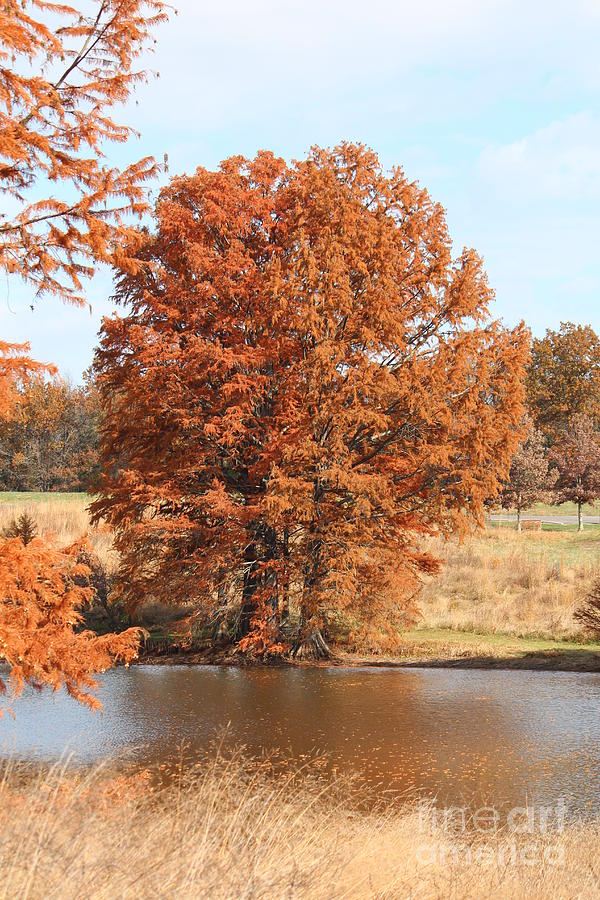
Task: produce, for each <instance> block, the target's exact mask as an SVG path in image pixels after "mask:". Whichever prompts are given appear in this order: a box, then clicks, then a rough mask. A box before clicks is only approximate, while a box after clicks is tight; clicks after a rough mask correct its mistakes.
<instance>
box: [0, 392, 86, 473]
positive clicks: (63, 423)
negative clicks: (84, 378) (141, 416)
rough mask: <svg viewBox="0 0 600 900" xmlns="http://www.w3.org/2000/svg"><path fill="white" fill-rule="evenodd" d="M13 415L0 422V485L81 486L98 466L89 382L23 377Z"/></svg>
mask: <svg viewBox="0 0 600 900" xmlns="http://www.w3.org/2000/svg"><path fill="white" fill-rule="evenodd" d="M16 401H17V402H16V405H15V411H14V414H13V415H12V416H11V418H10V419H9V420H7V421H5V422H0V487H1V488H2V489H4V490H11V491H80V490H85V489H86V488H87V487H88V486H89V484H90V483H91V481H92V480H93V479H94V477H96V476H97V468H98V449H97V443H98V436H97V424H98V414H99V411H98V408H97V399H96V394H95V391H94V389H93V387H91V386H90V385H89V384H88V385H83V386H78V387H72V386H71V385H70V384H68V383H66V382H64V381H60V380H58V379H53V380H51V381H49V380H47V379H44V378H41V377H37V378H33V379H29V380H28V381H27V382H26V383H25V384H24V386H23V387H22V388H21V390H20V391H19V393H18V397H17V398H16Z"/></svg>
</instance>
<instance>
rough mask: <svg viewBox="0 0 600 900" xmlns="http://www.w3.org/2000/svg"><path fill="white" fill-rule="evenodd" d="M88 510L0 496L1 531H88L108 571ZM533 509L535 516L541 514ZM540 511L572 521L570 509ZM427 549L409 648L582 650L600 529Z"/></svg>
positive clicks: (65, 497) (80, 501)
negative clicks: (430, 558)
mask: <svg viewBox="0 0 600 900" xmlns="http://www.w3.org/2000/svg"><path fill="white" fill-rule="evenodd" d="M88 503H89V497H88V496H87V495H86V494H77V493H73V494H60V493H56V494H39V493H29V494H27V493H24V494H17V493H3V494H1V493H0V528H4V527H5V526H6V525H7V524H9V523H10V522H11V521H12V519H14V518H15V517H17V516H19V515H20V514H22V513H23V512H27V513H28V514H29V515H31V516H32V518H33V519H34V520H35V522H36V523H37V526H38V530H39V532H40V533H41V534H44V533H49V534H53V535H54V536H55V538H56V540H57V541H58V543H60V544H67V543H69V542H71V541H73V540H75V539H77V538H79V537H80V536H81V535H82V534H84V533H88V535H89V539H90V541H91V543H92V545H93V547H94V549H95V551H96V553H97V554H98V556H99V557H100V559H101V561H102V563H103V565H104V566H105V567H106V569H107V570H108V571H114V569H115V568H116V565H117V558H116V555H115V553H114V551H112V549H111V534H110V531H109V529H108V528H107V527H105V526H102V525H100V526H97V527H95V528H91V527H90V523H89V515H88V512H87V505H88ZM534 511H535V512H537V513H538V514H539V513H540V512H541V508H537V507H536V508H535V509H534ZM543 511H544V512H548V511H550V512H557V513H558V514H565V515H567V514H571V513H572V510H571V505H570V504H563V505H562V506H561V507H544V509H543ZM592 511H594V509H593V508H592V507H590V509H589V510H587V511H586V512H587V514H591V512H592ZM595 512H598V510H595ZM427 546H428V549H429V550H431V551H432V552H433V553H434V554H435V555H436V556H438V557H439V558H440V559H442V560H443V563H444V564H443V568H442V572H441V574H440V575H438V576H436V577H434V578H431V579H429V580H428V581H427V583H426V584H425V586H424V589H423V592H422V595H421V600H420V608H421V618H420V620H419V622H418V624H417V628H416V629H415V630H414V631H413V632H411V633H410V634H409V635H407V639H409V640H410V642H411V644H412V642H414V641H416V642H420V645H421V646H420V647H419V654H421V655H424V656H428V655H431V654H432V653H434V654H435V653H436V652H437V651H439V650H440V648H441V647H442V646H443V645H444V644H447V645H449V647H447V648H446V649H447V651H448V652H449V653H450V654H451V655H452V654H455V653H456V642H457V641H458V642H459V644H460V646H466V648H467V652H469V647H472V646H473V637H472V636H473V635H477V636H484V637H485V636H491V639H489V638H488V640H487V643H486V641H485V640H483V643H482V640H480V641H479V643H480V644H481V645H482V646H483V648H484V649H485V647H486V646H487V647H488V648H489V649H490V651H491V652H497V651H498V650H499V649H500V648H501V643H502V639H503V636H505V637H506V638H507V640H508V643H509V644H510V643H511V642H512V646H514V647H517V648H518V647H521V649H523V650H526V649H528V648H529V649H530V650H532V651H535V650H538V649H552V647H553V645H554V644H555V643H557V642H558V644H563V643H564V642H567V643H574V644H576V645H580V644H582V643H585V644H588V643H589V640H590V637H589V635H586V634H585V633H584V632H582V630H581V628H580V626H579V625H578V624H577V622H576V620H575V619H574V617H573V613H574V611H575V610H576V609H577V607H578V606H579V605H580V604H581V602H582V601H583V599H584V597H585V595H586V594H587V593H588V591H589V590H590V588H591V586H592V585H593V583H594V581H595V580H596V579H597V578H600V525H596V524H590V525H586V526H585V529H584V531H583V532H581V533H578V532H577V530H576V527H575V526H574V525H569V526H553V527H552V526H549V527H548V528H544V530H543V531H541V532H524V533H522V534H518V533H517V532H516V530H515V528H514V527H512V526H511V525H504V526H503V527H499V526H498V525H497V524H495V523H494V524H490V525H489V526H488V527H487V528H486V529H485V530H484V531H482V532H478V533H476V534H474V535H472V536H470V537H467V538H465V539H464V540H463V541H462V542H459V541H458V540H455V539H451V540H448V541H445V540H443V539H441V538H434V539H430V540H428V541H427ZM411 644H409V645H408V646H409V649H410V646H411ZM362 649H363V650H364V652H365V653H366V654H368V653H370V652H373V651H376V647H373V646H369V647H365V648H362ZM556 649H560V647H557V648H556ZM593 649H594V650H596V649H600V646H598V647H597V645H594V646H593ZM459 650H460V648H459ZM359 652H360V651H359ZM442 655H443V654H442ZM459 655H460V653H459Z"/></svg>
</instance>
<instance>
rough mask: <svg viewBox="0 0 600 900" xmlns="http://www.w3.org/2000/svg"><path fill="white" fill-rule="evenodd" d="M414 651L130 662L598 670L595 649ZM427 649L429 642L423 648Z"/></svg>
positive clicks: (177, 656)
mask: <svg viewBox="0 0 600 900" xmlns="http://www.w3.org/2000/svg"><path fill="white" fill-rule="evenodd" d="M431 649H432V651H433V652H420V653H409V654H402V655H400V656H373V655H368V654H358V653H356V654H355V653H348V652H337V653H336V652H335V651H333V652H332V657H331V658H330V659H325V660H293V659H285V658H274V659H268V660H261V659H256V658H252V657H247V656H243V655H242V654H240V653H236V652H232V651H231V649H229V648H227V649H226V650H222V651H211V652H207V651H197V650H196V651H194V650H190V651H186V650H180V651H178V652H171V653H168V652H167V653H164V652H163V653H152V652H149V653H148V654H147V655H145V656H142V657H140V658H139V659H138V660H136V662H135V665H140V666H151V665H154V666H156V665H166V666H232V667H235V668H263V669H267V668H271V669H272V668H293V669H335V668H346V669H359V668H371V669H416V668H419V669H482V670H484V669H488V670H489V669H496V670H507V669H510V670H515V671H530V672H582V673H600V650H596V649H590V650H588V649H583V648H582V649H575V648H573V649H564V650H562V649H561V650H542V651H533V652H526V653H521V652H517V653H506V652H505V653H493V652H488V653H482V652H481V647H477V648H473V652H469V651H465V650H464V648H463V649H462V652H460V655H453V654H452V653H444V652H437V653H436V652H435V650H434V648H431ZM428 650H429V648H428Z"/></svg>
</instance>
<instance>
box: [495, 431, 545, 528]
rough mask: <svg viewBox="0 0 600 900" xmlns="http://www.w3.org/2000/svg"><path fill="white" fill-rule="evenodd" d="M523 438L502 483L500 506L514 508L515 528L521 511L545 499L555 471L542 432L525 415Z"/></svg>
mask: <svg viewBox="0 0 600 900" xmlns="http://www.w3.org/2000/svg"><path fill="white" fill-rule="evenodd" d="M525 428H526V429H527V432H526V437H525V439H524V440H523V441H521V443H520V444H519V447H518V449H517V452H516V453H515V455H514V457H513V460H512V462H511V464H510V472H509V475H508V479H507V480H506V482H505V483H504V484H503V486H502V491H501V494H500V505H501V506H502V508H503V509H511V510H512V509H515V510H516V511H517V531H521V513H522V512H523V510H525V509H530V508H531V507H532V506H533V504H534V503H543V502H549V501H550V500H551V499H552V488H553V487H554V485H555V483H556V480H557V478H558V473H557V472H556V471H555V470H554V469H550V461H549V458H548V452H547V450H546V446H545V444H544V436H543V434H542V432H541V431H540V430H539V429H537V428H535V426H534V425H533V423H532V421H531V419H530V418H529V416H527V417H526V420H525Z"/></svg>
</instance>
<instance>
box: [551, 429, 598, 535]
mask: <svg viewBox="0 0 600 900" xmlns="http://www.w3.org/2000/svg"><path fill="white" fill-rule="evenodd" d="M551 459H552V462H553V464H554V465H555V466H556V468H557V470H558V480H557V482H556V498H557V500H558V502H559V503H564V502H566V501H570V502H571V503H575V504H577V512H578V521H579V531H582V530H583V519H582V514H581V512H582V510H581V508H582V506H583V505H584V503H594V501H595V500H597V499H598V498H599V497H600V436H599V435H598V432H597V431H596V428H595V426H594V423H593V422H592V420H591V419H590V418H589V417H588V416H585V415H583V414H582V413H579V415H576V416H574V417H573V419H572V420H571V421H570V422H569V423H568V425H567V426H566V428H565V429H564V430H563V431H562V432H561V433H560V435H559V439H558V440H557V442H556V444H555V446H554V448H553V451H552V456H551Z"/></svg>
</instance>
